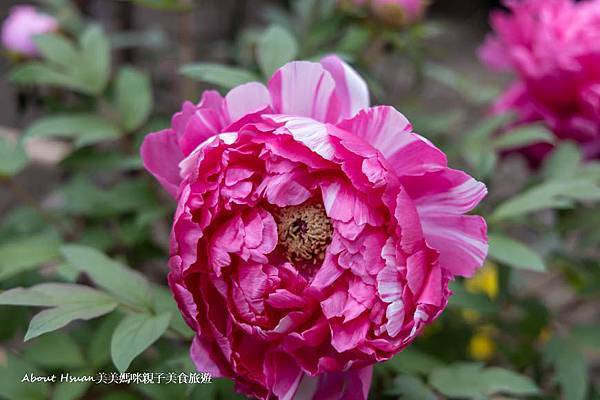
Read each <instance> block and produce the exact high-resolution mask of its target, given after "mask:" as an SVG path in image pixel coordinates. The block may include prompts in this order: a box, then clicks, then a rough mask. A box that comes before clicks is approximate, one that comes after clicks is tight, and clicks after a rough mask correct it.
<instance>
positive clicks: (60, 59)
mask: <svg viewBox="0 0 600 400" xmlns="http://www.w3.org/2000/svg"><path fill="white" fill-rule="evenodd" d="M34 40H35V44H36V46H37V48H38V50H39V51H40V53H41V54H42V56H44V58H45V59H46V60H48V61H50V62H52V63H54V64H56V65H58V66H61V67H64V68H66V69H67V70H73V69H74V68H77V67H78V66H79V65H80V63H79V53H78V50H77V48H76V47H75V46H74V45H73V43H72V42H71V41H69V40H68V39H67V38H65V37H64V36H62V35H59V34H55V33H52V34H47V35H39V36H36V37H35V39H34Z"/></svg>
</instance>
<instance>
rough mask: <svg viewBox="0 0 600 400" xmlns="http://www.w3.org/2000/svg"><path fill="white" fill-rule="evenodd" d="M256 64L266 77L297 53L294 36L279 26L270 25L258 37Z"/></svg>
mask: <svg viewBox="0 0 600 400" xmlns="http://www.w3.org/2000/svg"><path fill="white" fill-rule="evenodd" d="M256 53H257V59H258V65H259V66H260V70H261V71H262V73H263V76H264V77H265V78H266V79H269V78H270V77H271V75H273V73H274V72H275V71H276V70H277V69H278V68H280V67H281V66H283V65H284V64H286V63H288V62H289V61H292V60H293V59H294V58H296V55H297V54H298V43H297V42H296V38H294V36H293V35H292V34H291V33H290V32H289V31H288V30H287V29H284V28H282V27H281V26H277V25H272V26H270V27H269V28H268V29H267V30H266V31H265V32H264V33H263V35H262V36H261V37H260V39H259V41H258V47H257V49H256Z"/></svg>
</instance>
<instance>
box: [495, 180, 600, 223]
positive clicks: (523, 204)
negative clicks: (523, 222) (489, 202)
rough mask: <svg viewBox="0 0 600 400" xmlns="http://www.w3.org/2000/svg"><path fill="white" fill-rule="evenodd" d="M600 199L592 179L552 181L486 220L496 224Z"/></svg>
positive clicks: (504, 205)
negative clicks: (542, 211)
mask: <svg viewBox="0 0 600 400" xmlns="http://www.w3.org/2000/svg"><path fill="white" fill-rule="evenodd" d="M599 199H600V182H599V180H598V179H597V178H595V177H592V178H590V177H581V178H579V177H577V178H570V179H564V180H552V181H549V182H546V183H543V184H541V185H538V186H535V187H533V188H531V189H529V190H527V191H525V192H523V193H521V194H519V195H517V196H515V197H513V198H511V199H509V200H507V201H505V202H504V203H502V204H500V205H499V206H498V207H497V208H496V210H494V213H493V214H492V215H491V216H490V220H492V221H499V220H503V219H507V218H514V217H518V216H522V215H524V214H527V213H530V212H533V211H539V210H544V209H549V208H571V207H573V206H574V205H575V203H576V202H577V201H596V200H599Z"/></svg>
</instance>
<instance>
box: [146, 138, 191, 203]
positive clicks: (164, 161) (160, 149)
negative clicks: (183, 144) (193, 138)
mask: <svg viewBox="0 0 600 400" xmlns="http://www.w3.org/2000/svg"><path fill="white" fill-rule="evenodd" d="M141 156H142V160H143V161H144V166H145V167H146V169H147V170H148V171H150V173H151V174H152V175H154V177H155V178H156V179H157V180H158V181H159V182H160V184H161V185H162V186H163V187H164V188H165V190H166V191H167V192H169V194H170V195H171V196H173V197H177V190H178V189H179V182H181V177H180V176H179V163H180V162H181V160H183V153H182V152H181V150H180V149H179V144H178V143H177V136H176V135H175V132H173V131H172V130H171V129H165V130H164V131H160V132H155V133H151V134H149V135H148V136H146V138H145V139H144V143H143V144H142V148H141Z"/></svg>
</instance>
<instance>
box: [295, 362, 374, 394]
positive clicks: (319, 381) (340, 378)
mask: <svg viewBox="0 0 600 400" xmlns="http://www.w3.org/2000/svg"><path fill="white" fill-rule="evenodd" d="M372 377H373V367H372V366H368V367H364V368H360V369H351V370H349V371H345V372H327V373H324V374H321V375H317V376H309V375H304V376H303V377H302V380H301V381H300V385H299V386H298V389H297V392H296V395H295V397H294V398H293V400H367V397H368V395H369V389H370V387H371V378H372Z"/></svg>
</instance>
